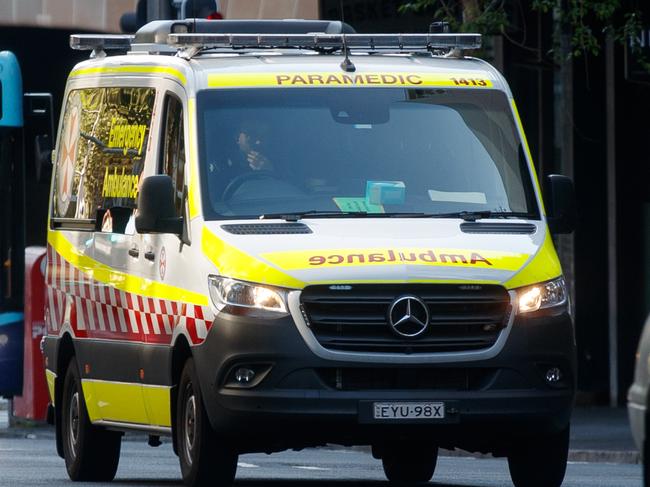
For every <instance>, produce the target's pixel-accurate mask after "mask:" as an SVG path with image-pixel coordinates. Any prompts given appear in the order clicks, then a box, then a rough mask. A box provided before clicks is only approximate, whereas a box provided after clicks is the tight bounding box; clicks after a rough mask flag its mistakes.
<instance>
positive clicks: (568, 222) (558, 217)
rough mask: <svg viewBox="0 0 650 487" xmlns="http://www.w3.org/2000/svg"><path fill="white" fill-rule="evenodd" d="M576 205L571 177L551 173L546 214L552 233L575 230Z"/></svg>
mask: <svg viewBox="0 0 650 487" xmlns="http://www.w3.org/2000/svg"><path fill="white" fill-rule="evenodd" d="M576 206H577V205H576V195H575V190H574V189H573V181H571V178H568V177H566V176H561V175H559V174H549V175H548V176H547V177H546V214H547V220H548V227H549V229H550V231H551V233H553V234H560V233H571V232H573V230H574V229H575V226H576V222H577V220H578V218H577V217H578V213H577V210H576Z"/></svg>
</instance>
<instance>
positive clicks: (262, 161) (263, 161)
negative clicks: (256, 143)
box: [246, 150, 271, 171]
mask: <svg viewBox="0 0 650 487" xmlns="http://www.w3.org/2000/svg"><path fill="white" fill-rule="evenodd" d="M246 160H247V161H248V165H249V167H250V168H251V169H252V170H253V171H260V170H262V169H269V167H270V166H271V162H270V161H269V160H268V159H267V158H266V156H264V155H263V154H261V153H259V152H257V151H256V150H251V151H249V152H248V153H247V154H246Z"/></svg>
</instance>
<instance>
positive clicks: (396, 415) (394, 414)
mask: <svg viewBox="0 0 650 487" xmlns="http://www.w3.org/2000/svg"><path fill="white" fill-rule="evenodd" d="M373 417H374V419H398V420H399V419H444V417H445V404H444V403H442V402H376V403H374V404H373Z"/></svg>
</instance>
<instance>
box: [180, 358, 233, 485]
mask: <svg viewBox="0 0 650 487" xmlns="http://www.w3.org/2000/svg"><path fill="white" fill-rule="evenodd" d="M176 435H177V436H176V442H177V445H178V457H179V459H180V464H181V473H182V474H183V482H185V485H188V486H192V487H198V486H208V485H209V486H212V487H227V486H230V485H231V484H232V483H233V481H234V480H235V472H236V470H237V453H235V451H234V450H233V449H231V448H228V447H227V446H225V445H219V443H218V441H217V437H216V434H215V432H214V431H213V430H212V427H211V426H210V421H209V420H208V417H207V414H206V412H205V407H204V406H203V399H202V397H201V391H200V389H199V381H198V377H197V375H196V370H195V368H194V360H193V359H191V358H190V359H188V360H187V362H185V367H184V368H183V372H182V374H181V380H180V383H179V386H178V405H177V408H176Z"/></svg>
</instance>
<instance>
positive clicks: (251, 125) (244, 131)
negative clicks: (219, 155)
mask: <svg viewBox="0 0 650 487" xmlns="http://www.w3.org/2000/svg"><path fill="white" fill-rule="evenodd" d="M267 140H268V130H267V127H266V126H265V125H264V124H262V123H259V122H254V121H249V122H245V123H243V124H242V125H241V127H240V129H239V131H238V132H237V138H236V144H237V148H238V149H239V150H238V151H237V153H236V154H235V155H234V157H233V158H229V159H228V165H229V166H230V167H232V168H240V169H243V170H244V171H247V170H248V171H270V170H272V169H273V164H272V163H271V161H270V160H269V158H268V157H267V156H266V155H265V150H266V141H267Z"/></svg>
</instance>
